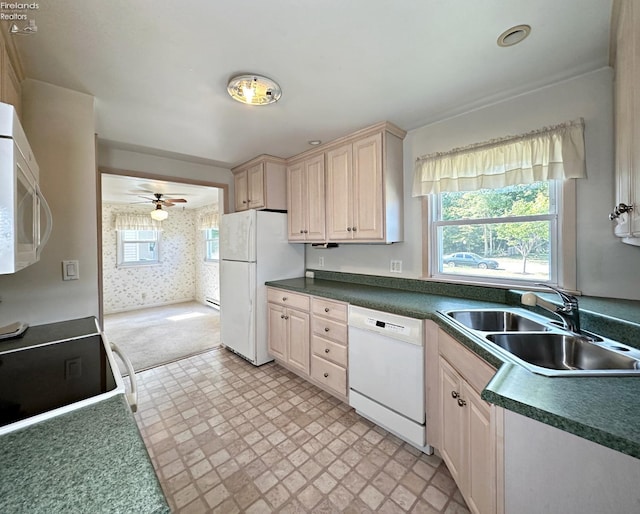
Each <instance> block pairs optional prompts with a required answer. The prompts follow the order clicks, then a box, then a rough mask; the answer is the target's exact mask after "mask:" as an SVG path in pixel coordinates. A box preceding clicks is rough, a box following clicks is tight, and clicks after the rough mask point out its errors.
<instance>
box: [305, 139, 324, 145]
mask: <svg viewBox="0 0 640 514" xmlns="http://www.w3.org/2000/svg"><path fill="white" fill-rule="evenodd" d="M308 143H309V144H310V145H311V146H318V145H319V144H321V143H322V141H320V140H319V139H312V140H311V141H309V142H308Z"/></svg>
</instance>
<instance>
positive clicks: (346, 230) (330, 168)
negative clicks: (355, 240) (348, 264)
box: [327, 144, 353, 240]
mask: <svg viewBox="0 0 640 514" xmlns="http://www.w3.org/2000/svg"><path fill="white" fill-rule="evenodd" d="M352 182H353V147H352V145H351V144H348V145H345V146H341V147H340V148H336V149H335V150H331V151H329V152H327V239H329V240H340V239H352V234H353V231H352V229H353V216H352V212H353V209H352V201H353V200H352V194H351V191H352V189H353V185H352Z"/></svg>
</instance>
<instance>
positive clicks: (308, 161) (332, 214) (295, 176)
mask: <svg viewBox="0 0 640 514" xmlns="http://www.w3.org/2000/svg"><path fill="white" fill-rule="evenodd" d="M405 134H406V133H405V132H404V131H403V130H402V129H400V128H398V127H396V126H395V125H393V124H391V123H387V122H383V123H378V124H376V125H373V126H371V127H367V128H365V129H362V130H360V131H358V132H355V133H354V134H350V135H348V136H345V137H342V138H340V139H336V140H335V141H331V142H330V143H326V144H325V145H323V146H322V147H321V148H316V149H314V150H309V151H307V152H304V153H302V154H299V155H296V156H294V157H291V158H290V159H288V161H287V162H288V168H287V170H288V172H287V181H288V182H287V192H288V198H287V201H288V212H289V241H301V242H305V241H314V242H372V243H374V242H378V243H391V242H397V241H402V237H403V212H404V211H403V209H404V208H403V186H402V184H403V170H402V139H403V138H404V136H405ZM325 166H326V169H325ZM300 231H302V232H300Z"/></svg>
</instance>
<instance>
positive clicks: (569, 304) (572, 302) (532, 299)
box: [521, 284, 581, 335]
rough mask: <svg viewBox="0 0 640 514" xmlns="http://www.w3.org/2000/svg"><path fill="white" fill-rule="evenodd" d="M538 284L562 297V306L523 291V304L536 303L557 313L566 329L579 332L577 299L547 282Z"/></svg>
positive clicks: (532, 304)
mask: <svg viewBox="0 0 640 514" xmlns="http://www.w3.org/2000/svg"><path fill="white" fill-rule="evenodd" d="M536 285H538V286H544V287H548V288H549V289H553V290H554V291H555V292H556V293H558V295H560V298H562V303H563V305H562V306H558V305H555V304H553V303H551V302H548V301H546V300H543V299H542V298H540V297H539V296H538V295H536V294H534V293H525V294H523V295H522V298H521V301H522V303H523V304H524V305H530V306H535V305H538V306H540V307H542V308H543V309H546V310H548V311H549V312H552V313H554V314H557V315H558V316H559V317H560V318H562V323H563V325H564V328H565V329H566V330H569V331H570V332H573V333H574V334H578V335H581V334H580V311H579V308H578V299H577V298H576V297H575V296H572V295H570V294H568V293H565V292H564V291H562V290H561V289H558V288H557V287H554V286H550V285H549V284H536Z"/></svg>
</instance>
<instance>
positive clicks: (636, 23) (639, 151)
mask: <svg viewBox="0 0 640 514" xmlns="http://www.w3.org/2000/svg"><path fill="white" fill-rule="evenodd" d="M616 5H617V7H618V9H617V17H616V19H615V62H614V65H615V148H616V150H615V153H616V159H615V169H616V200H615V202H616V203H615V206H620V204H625V205H627V206H632V207H633V210H632V211H630V212H628V213H623V214H620V215H619V216H618V217H617V218H616V219H615V221H614V223H615V225H614V226H615V228H614V231H615V234H616V235H617V236H618V237H621V238H622V241H623V242H625V243H629V244H633V245H640V95H638V94H637V93H636V92H635V89H636V87H637V84H638V81H640V5H638V3H637V2H635V1H634V0H620V1H619V2H618V3H617V4H616ZM614 12H615V10H614ZM615 206H614V208H613V209H612V211H614V210H615ZM612 214H615V213H613V212H612Z"/></svg>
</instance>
